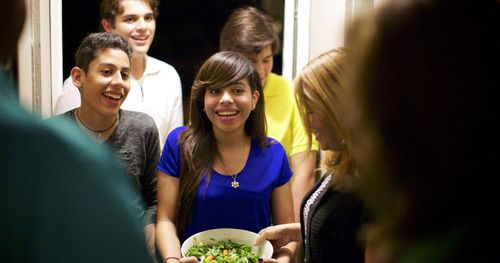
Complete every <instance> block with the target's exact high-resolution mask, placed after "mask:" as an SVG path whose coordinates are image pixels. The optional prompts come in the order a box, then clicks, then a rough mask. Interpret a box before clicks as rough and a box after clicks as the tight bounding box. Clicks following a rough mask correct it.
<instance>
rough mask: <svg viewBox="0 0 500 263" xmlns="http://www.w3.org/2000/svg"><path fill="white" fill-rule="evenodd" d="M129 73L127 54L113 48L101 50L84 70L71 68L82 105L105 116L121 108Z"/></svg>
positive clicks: (127, 89)
mask: <svg viewBox="0 0 500 263" xmlns="http://www.w3.org/2000/svg"><path fill="white" fill-rule="evenodd" d="M73 71H75V72H73ZM129 75H130V59H129V57H128V56H127V54H126V53H125V52H124V51H122V50H120V49H112V48H108V49H105V50H103V51H101V52H100V53H99V54H98V56H97V57H96V58H95V59H94V60H92V62H90V64H89V69H88V72H87V73H85V72H84V71H83V70H82V69H79V68H77V67H75V68H73V70H72V72H71V76H72V78H73V82H74V83H75V85H76V86H77V87H79V89H80V92H81V100H82V105H81V107H82V109H83V108H85V110H86V111H89V112H91V113H93V114H99V115H101V116H104V117H109V116H114V115H115V114H116V113H117V112H118V110H119V109H120V106H121V105H122V103H123V101H124V100H125V98H126V97H127V95H128V92H129V90H130V80H129Z"/></svg>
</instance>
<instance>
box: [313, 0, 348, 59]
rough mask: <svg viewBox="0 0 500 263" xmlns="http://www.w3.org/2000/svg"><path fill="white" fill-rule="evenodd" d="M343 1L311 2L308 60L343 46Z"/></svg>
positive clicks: (324, 0)
mask: <svg viewBox="0 0 500 263" xmlns="http://www.w3.org/2000/svg"><path fill="white" fill-rule="evenodd" d="M345 9H346V1H345V0H313V1H311V15H310V25H309V32H310V34H309V59H312V58H314V57H316V56H318V55H319V54H321V53H323V52H326V51H328V50H330V49H332V48H337V47H340V46H343V45H344V27H345Z"/></svg>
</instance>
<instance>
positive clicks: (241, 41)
mask: <svg viewBox="0 0 500 263" xmlns="http://www.w3.org/2000/svg"><path fill="white" fill-rule="evenodd" d="M279 46H280V42H279V37H278V34H277V32H276V30H274V28H273V20H272V18H271V17H270V16H269V15H267V14H265V13H263V12H261V11H260V10H258V9H256V8H254V7H242V8H239V9H236V10H235V11H234V12H233V13H232V14H231V15H230V17H229V19H228V20H227V21H226V23H225V25H224V27H223V29H222V31H221V35H220V42H219V48H220V50H223V51H236V52H239V53H242V54H243V55H245V56H246V57H247V58H249V59H250V60H251V61H252V62H253V64H254V66H255V68H256V69H257V71H258V73H259V77H260V80H261V82H262V86H263V87H264V101H265V103H266V108H265V113H266V118H267V130H268V133H267V135H268V136H269V137H272V138H274V139H276V140H278V141H279V142H280V143H281V144H282V145H283V146H284V148H285V151H286V153H287V155H288V157H289V159H290V164H291V168H292V171H293V174H294V177H293V184H292V195H293V206H294V213H295V219H296V220H297V221H298V220H299V214H300V204H301V202H302V199H303V197H304V196H305V194H306V193H307V192H308V191H309V190H310V189H311V188H312V186H313V185H314V183H315V181H316V178H315V172H314V171H315V168H316V156H317V153H318V143H317V142H316V140H314V139H313V140H312V142H311V144H309V142H308V137H310V136H311V135H310V134H307V132H306V131H305V129H304V125H303V123H302V120H301V119H300V115H299V112H298V109H297V104H296V101H295V98H294V95H293V84H292V82H291V81H290V80H288V79H286V78H284V77H282V76H280V75H278V74H275V73H272V72H271V70H272V68H273V55H274V54H276V52H277V51H278V49H279Z"/></svg>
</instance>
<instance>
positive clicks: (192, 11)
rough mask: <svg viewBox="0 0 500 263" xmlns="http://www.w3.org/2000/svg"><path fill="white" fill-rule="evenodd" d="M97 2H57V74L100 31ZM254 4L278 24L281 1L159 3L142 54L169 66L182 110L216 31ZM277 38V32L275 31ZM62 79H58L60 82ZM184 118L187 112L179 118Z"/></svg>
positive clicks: (277, 67) (277, 63)
mask: <svg viewBox="0 0 500 263" xmlns="http://www.w3.org/2000/svg"><path fill="white" fill-rule="evenodd" d="M99 3H100V0H85V1H64V2H63V6H62V8H63V17H62V18H63V71H64V72H63V76H64V77H65V78H66V77H68V76H69V72H70V71H71V68H72V67H73V66H74V63H75V62H74V53H75V52H76V49H77V48H78V45H79V43H80V41H81V40H82V39H83V38H84V37H85V36H86V35H87V34H89V33H91V32H96V31H100V30H101V28H100V26H99ZM244 5H251V6H255V7H257V8H259V9H261V10H263V11H265V12H266V13H268V14H271V15H272V16H273V17H274V18H275V19H276V20H278V21H280V22H281V25H283V6H284V0H279V1H278V0H268V1H265V0H254V1H249V0H212V1H208V0H179V1H165V0H163V1H160V5H159V10H160V15H159V16H158V19H157V22H156V34H155V39H154V41H153V44H152V46H151V48H150V49H149V52H148V55H150V56H152V57H155V58H157V59H160V60H162V61H165V62H167V63H168V64H170V65H172V66H173V67H174V68H175V69H176V70H177V72H178V73H179V75H180V78H181V82H182V89H183V101H184V112H186V110H187V105H188V101H189V94H190V90H191V85H192V82H193V79H194V76H195V75H196V72H197V70H198V68H199V67H200V66H201V64H202V63H203V62H204V61H205V60H206V59H207V58H208V57H210V56H211V55H212V54H213V53H215V52H217V51H218V48H219V33H220V30H221V29H222V27H223V25H224V23H225V21H226V20H227V18H228V17H229V14H230V13H231V11H232V10H234V9H236V8H238V7H240V6H244ZM280 37H281V39H283V38H282V32H281V33H280ZM281 61H282V54H281V51H279V52H278V54H276V56H275V57H274V67H273V72H275V73H278V74H281V69H282V63H281ZM62 81H63V80H61V82H62ZM184 116H185V118H187V117H188V116H187V114H185V115H184Z"/></svg>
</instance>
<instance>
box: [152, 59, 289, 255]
mask: <svg viewBox="0 0 500 263" xmlns="http://www.w3.org/2000/svg"><path fill="white" fill-rule="evenodd" d="M191 94H192V95H191V102H190V111H189V123H190V125H189V126H187V127H180V128H177V129H175V130H174V131H172V132H171V133H170V134H169V136H168V138H167V141H166V143H165V147H164V149H163V153H162V156H161V160H160V163H159V164H158V170H159V173H158V233H157V242H158V244H157V245H158V248H159V250H160V252H161V254H162V256H163V258H164V262H170V261H172V262H176V261H178V258H179V257H180V243H181V242H182V241H183V240H185V239H186V238H187V237H189V236H190V235H192V234H195V233H197V232H200V231H204V230H208V229H213V228H224V227H225V228H240V229H245V230H249V231H253V232H258V231H259V230H260V229H262V228H265V227H267V226H269V225H271V221H272V222H273V223H285V222H293V207H292V194H291V188H290V178H291V176H292V172H291V170H290V166H289V164H288V159H287V156H286V153H285V150H284V149H283V147H282V146H281V144H279V142H277V141H276V140H274V139H271V138H268V137H266V125H265V114H264V101H263V100H261V99H259V98H260V95H261V94H262V86H261V84H260V81H259V77H258V73H257V72H256V70H255V68H254V67H253V65H252V63H251V62H250V61H249V60H248V59H247V58H245V57H244V56H242V55H240V54H238V53H235V52H219V53H216V54H215V55H213V56H212V57H210V58H209V59H208V60H207V61H206V62H205V63H204V64H203V65H202V66H201V68H200V70H199V72H198V74H197V76H196V79H195V82H194V84H193V87H192V93H191ZM295 245H296V244H294V243H289V244H288V245H287V247H283V249H280V250H278V251H277V254H275V255H277V256H278V257H279V256H282V257H289V258H290V257H291V256H292V254H293V252H294V250H295Z"/></svg>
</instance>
